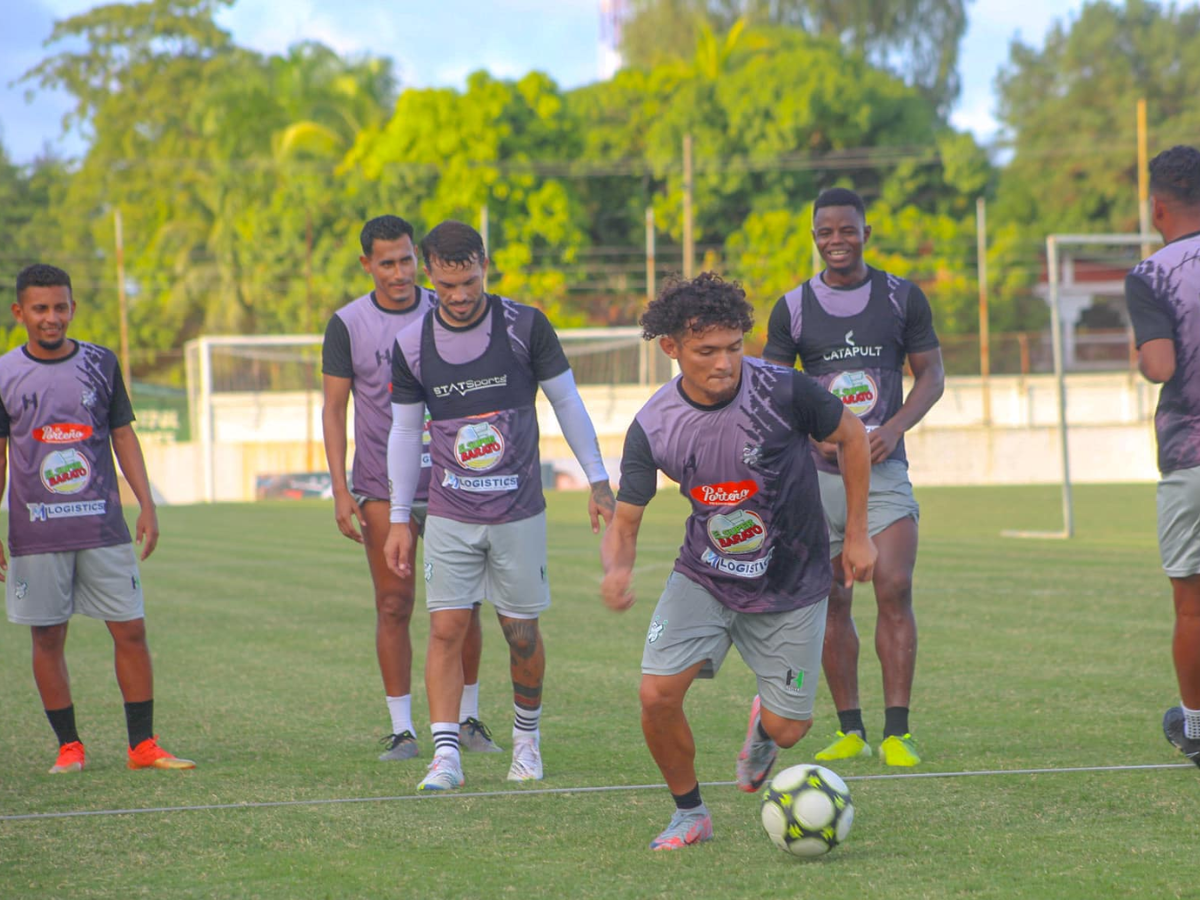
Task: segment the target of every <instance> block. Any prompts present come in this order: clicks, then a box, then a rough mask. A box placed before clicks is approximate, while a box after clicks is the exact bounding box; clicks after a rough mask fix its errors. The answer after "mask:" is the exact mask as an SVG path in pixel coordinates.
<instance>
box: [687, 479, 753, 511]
mask: <svg viewBox="0 0 1200 900" xmlns="http://www.w3.org/2000/svg"><path fill="white" fill-rule="evenodd" d="M690 493H691V495H692V499H693V500H698V501H699V502H701V503H703V504H704V505H705V506H737V505H738V504H739V503H741V502H742V501H743V500H749V499H750V498H751V497H753V496H754V495H755V494H757V493H758V482H755V481H722V482H721V483H720V484H701V485H697V486H696V487H694V488H692V490H691V492H690Z"/></svg>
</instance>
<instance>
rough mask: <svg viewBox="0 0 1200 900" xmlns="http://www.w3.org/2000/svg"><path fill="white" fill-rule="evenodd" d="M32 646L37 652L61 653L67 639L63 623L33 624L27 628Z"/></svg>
mask: <svg viewBox="0 0 1200 900" xmlns="http://www.w3.org/2000/svg"><path fill="white" fill-rule="evenodd" d="M29 633H30V636H31V637H32V639H33V646H34V648H35V649H36V650H37V651H38V652H39V653H61V652H62V649H63V645H64V644H65V643H66V639H67V629H66V626H64V625H34V626H32V627H31V628H30V629H29Z"/></svg>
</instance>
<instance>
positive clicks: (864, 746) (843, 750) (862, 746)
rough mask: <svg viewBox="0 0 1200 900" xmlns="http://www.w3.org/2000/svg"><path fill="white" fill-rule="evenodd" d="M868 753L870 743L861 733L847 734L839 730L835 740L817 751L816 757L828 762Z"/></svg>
mask: <svg viewBox="0 0 1200 900" xmlns="http://www.w3.org/2000/svg"><path fill="white" fill-rule="evenodd" d="M870 755H871V745H870V744H868V743H867V742H866V741H865V740H864V739H863V736H862V735H861V734H859V733H858V732H857V731H852V732H850V733H849V734H846V733H845V732H842V731H839V732H838V733H837V740H836V741H834V742H833V743H832V744H830V745H829V746H828V747H826V748H825V749H824V750H822V751H821V752H820V753H818V754H817V756H816V758H817V760H819V761H820V762H829V761H830V760H835V759H853V758H854V757H856V756H870Z"/></svg>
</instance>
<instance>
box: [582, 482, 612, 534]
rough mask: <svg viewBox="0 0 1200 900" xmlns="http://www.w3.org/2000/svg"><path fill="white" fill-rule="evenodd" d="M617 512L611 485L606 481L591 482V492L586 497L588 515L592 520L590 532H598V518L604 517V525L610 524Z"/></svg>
mask: <svg viewBox="0 0 1200 900" xmlns="http://www.w3.org/2000/svg"><path fill="white" fill-rule="evenodd" d="M616 512H617V501H616V498H614V497H613V492H612V485H610V484H609V483H608V482H607V481H596V482H593V484H592V493H591V496H589V497H588V516H589V517H590V518H591V520H592V534H599V533H600V519H601V518H603V519H604V525H605V527H607V526H609V525H611V524H612V520H613V516H614V515H616Z"/></svg>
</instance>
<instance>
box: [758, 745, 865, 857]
mask: <svg viewBox="0 0 1200 900" xmlns="http://www.w3.org/2000/svg"><path fill="white" fill-rule="evenodd" d="M762 823H763V828H765V829H766V830H767V834H768V835H769V836H770V838H771V840H772V841H773V842H774V844H775V846H776V847H778V848H779V849H780V850H786V851H787V852H788V853H791V854H794V855H795V856H803V857H812V856H821V855H823V854H825V853H828V852H829V851H830V850H832V849H833V848H834V847H836V846H837V845H838V844H840V843H841V842H842V841H844V840H845V839H846V837H847V836H848V835H849V834H850V826H851V825H853V824H854V804H853V803H851V802H850V789H849V788H848V787H846V782H844V781H842V779H841V778H839V777H838V776H837V774H835V773H834V772H831V771H829V769H826V768H825V767H824V766H817V765H800V766H792V767H791V768H790V769H784V770H783V771H782V772H780V773H779V774H778V775H776V776H775V777H774V778H772V779H771V781H770V783H769V784H768V785H767V786H766V789H765V790H764V791H763V798H762Z"/></svg>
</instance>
